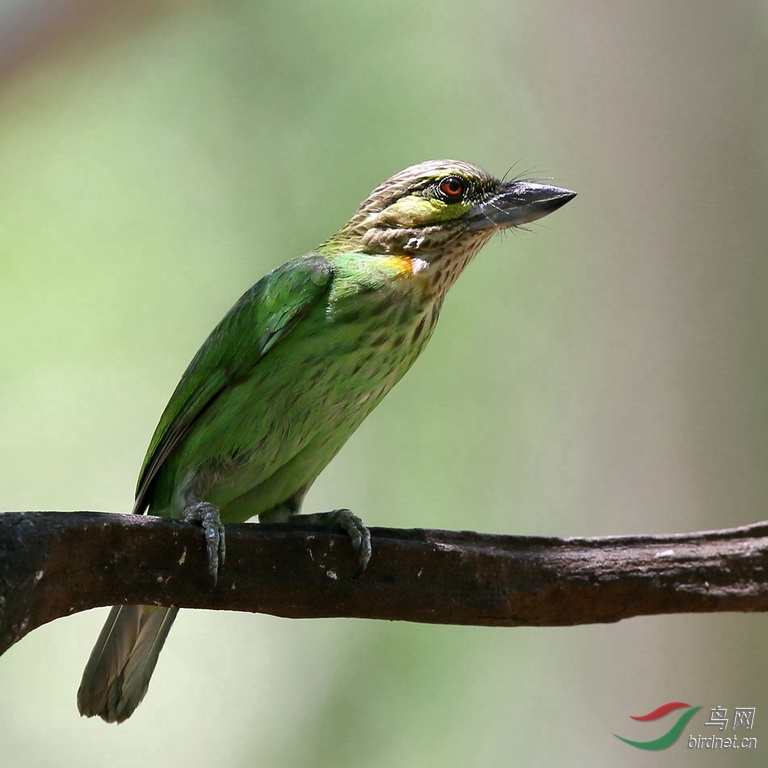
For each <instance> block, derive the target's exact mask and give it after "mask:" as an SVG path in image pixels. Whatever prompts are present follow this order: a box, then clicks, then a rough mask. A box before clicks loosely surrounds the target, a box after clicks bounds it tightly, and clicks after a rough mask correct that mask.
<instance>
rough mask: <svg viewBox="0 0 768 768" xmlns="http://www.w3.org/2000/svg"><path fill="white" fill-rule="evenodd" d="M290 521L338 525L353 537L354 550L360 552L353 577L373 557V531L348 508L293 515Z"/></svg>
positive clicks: (360, 572)
mask: <svg viewBox="0 0 768 768" xmlns="http://www.w3.org/2000/svg"><path fill="white" fill-rule="evenodd" d="M288 521H289V522H295V523H322V524H323V525H329V526H332V525H338V526H339V527H341V528H343V529H344V530H345V531H346V532H347V533H348V534H349V538H350V539H352V551H353V552H357V553H358V559H357V570H356V571H355V574H354V576H353V578H355V579H356V578H357V577H358V576H360V575H361V574H362V572H363V571H364V570H365V569H366V567H367V566H368V561H369V560H370V559H371V552H372V549H371V533H370V531H369V530H368V528H366V526H365V523H364V522H363V521H362V520H361V519H360V518H359V517H358V516H357V515H355V514H352V512H350V511H349V510H348V509H334V510H333V511H332V512H316V513H314V514H311V515H292V516H291V517H290V518H289V519H288Z"/></svg>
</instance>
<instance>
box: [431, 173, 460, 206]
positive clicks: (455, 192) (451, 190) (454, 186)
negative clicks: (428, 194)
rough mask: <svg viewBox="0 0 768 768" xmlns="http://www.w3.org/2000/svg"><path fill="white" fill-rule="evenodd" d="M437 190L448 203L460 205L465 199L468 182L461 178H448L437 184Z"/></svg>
mask: <svg viewBox="0 0 768 768" xmlns="http://www.w3.org/2000/svg"><path fill="white" fill-rule="evenodd" d="M437 190H438V192H439V193H440V197H442V198H443V200H445V202H446V203H458V202H460V201H461V200H462V199H463V198H464V193H465V192H466V191H467V182H466V181H465V180H464V179H462V178H461V176H446V177H445V178H443V179H440V181H439V182H438V183H437Z"/></svg>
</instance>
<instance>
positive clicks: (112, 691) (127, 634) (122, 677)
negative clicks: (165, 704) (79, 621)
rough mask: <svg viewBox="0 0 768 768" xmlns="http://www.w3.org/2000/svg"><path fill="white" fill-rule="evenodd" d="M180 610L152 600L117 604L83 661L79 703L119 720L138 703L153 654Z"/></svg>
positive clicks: (81, 707) (87, 709) (154, 661)
mask: <svg viewBox="0 0 768 768" xmlns="http://www.w3.org/2000/svg"><path fill="white" fill-rule="evenodd" d="M178 612H179V609H178V608H160V607H158V606H156V605H117V606H115V607H114V608H113V609H112V610H111V611H110V613H109V618H108V619H107V621H106V623H105V624H104V628H103V629H102V630H101V634H100V635H99V639H98V640H97V641H96V645H95V646H94V648H93V651H91V657H90V658H89V659H88V663H87V664H86V665H85V671H84V672H83V679H82V681H81V682H80V690H78V692H77V708H78V709H79V710H80V714H81V715H87V716H88V717H93V715H98V716H99V717H101V718H102V719H104V720H106V721H107V722H108V723H121V722H122V721H123V720H125V719H127V718H129V717H130V716H131V714H132V713H133V710H134V709H136V707H138V706H139V704H140V702H141V700H142V699H143V698H144V694H145V693H146V692H147V688H148V687H149V679H150V678H151V677H152V672H154V669H155V664H157V657H158V655H159V654H160V650H161V649H162V647H163V643H164V642H165V638H166V637H167V635H168V632H169V631H170V629H171V626H172V625H173V620H174V619H175V618H176V614H177V613H178Z"/></svg>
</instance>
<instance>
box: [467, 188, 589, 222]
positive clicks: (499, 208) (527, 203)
mask: <svg viewBox="0 0 768 768" xmlns="http://www.w3.org/2000/svg"><path fill="white" fill-rule="evenodd" d="M574 197H576V193H575V192H571V190H570V189H561V188H560V187H551V186H549V185H548V184H536V183H534V182H532V181H522V180H521V181H508V182H505V183H503V184H502V185H501V186H500V187H499V189H498V191H496V192H495V193H494V194H493V195H491V197H489V198H488V199H487V200H486V201H484V202H482V203H480V204H479V205H476V206H475V207H474V208H473V209H472V210H471V211H469V212H468V213H467V214H466V218H467V221H469V228H468V229H469V231H470V232H479V231H480V230H483V229H490V228H491V227H497V228H499V229H505V228H506V227H517V226H520V225H521V224H528V223H530V222H532V221H536V219H540V218H542V216H546V215H547V214H548V213H552V211H556V210H557V209H558V208H560V207H562V206H563V205H565V204H566V203H567V202H568V201H569V200H573V198H574Z"/></svg>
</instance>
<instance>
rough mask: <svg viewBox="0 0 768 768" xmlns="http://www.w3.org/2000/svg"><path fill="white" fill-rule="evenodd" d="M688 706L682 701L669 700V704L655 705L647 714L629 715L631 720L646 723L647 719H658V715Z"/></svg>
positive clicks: (688, 705) (662, 715) (661, 715)
mask: <svg viewBox="0 0 768 768" xmlns="http://www.w3.org/2000/svg"><path fill="white" fill-rule="evenodd" d="M690 706H691V705H690V704H685V703H684V702H682V701H670V702H669V704H662V705H661V706H660V707H657V708H656V709H654V710H653V712H649V713H648V714H647V715H637V716H635V715H630V717H631V718H632V719H633V720H641V721H642V722H644V723H647V722H648V721H649V720H658V719H659V718H660V717H664V715H668V714H669V713H670V712H672V711H673V710H675V709H681V708H682V707H690Z"/></svg>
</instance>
